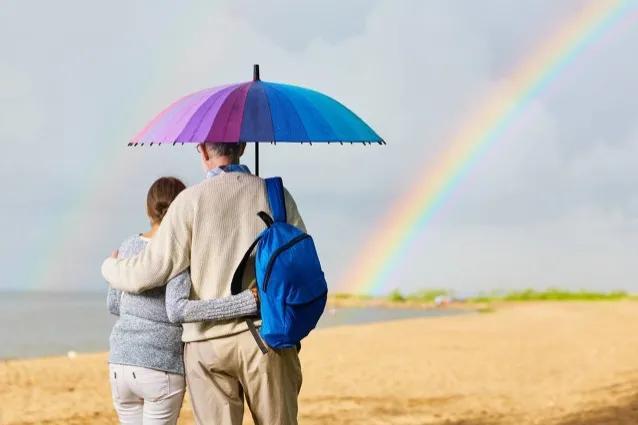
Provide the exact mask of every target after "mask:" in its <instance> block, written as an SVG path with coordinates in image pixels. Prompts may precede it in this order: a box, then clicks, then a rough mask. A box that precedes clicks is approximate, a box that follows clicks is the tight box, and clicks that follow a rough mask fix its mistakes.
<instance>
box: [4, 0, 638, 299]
mask: <svg viewBox="0 0 638 425" xmlns="http://www.w3.org/2000/svg"><path fill="white" fill-rule="evenodd" d="M584 4H585V2H583V1H577V0H569V1H561V2H556V1H551V0H543V1H540V0H534V1H532V0H527V1H517V2H511V1H506V0H486V1H482V2H472V1H461V0H456V1H419V0H415V1H393V0H385V1H382V0H378V1H348V2H344V1H337V0H324V1H320V2H319V1H306V2H298V1H293V0H277V1H273V2H268V3H267V4H266V2H258V1H247V0H241V1H235V2H222V1H219V2H210V1H199V2H195V1H187V2H181V3H175V2H168V1H160V2H141V1H140V2H132V1H126V2H123V1H121V2H120V1H114V2H108V3H95V2H90V3H89V2H80V1H73V2H72V1H58V2H31V1H9V3H8V4H7V5H5V6H4V7H3V9H4V10H3V13H2V15H0V28H1V29H0V32H1V34H2V37H0V50H1V51H2V52H3V56H2V58H1V59H0V143H2V149H3V152H2V167H1V168H0V177H1V178H2V181H3V182H4V190H3V196H2V198H1V199H0V207H1V213H2V220H0V232H1V234H2V235H3V238H2V239H3V241H2V244H1V245H0V254H1V255H0V265H1V266H2V269H3V270H4V271H5V272H4V273H3V276H2V278H0V289H47V290H53V289H55V290H64V289H80V290H102V289H103V285H104V283H103V282H102V281H101V278H100V275H99V265H100V263H101V260H102V258H103V257H104V256H105V255H106V254H108V253H109V252H110V250H111V249H112V248H113V247H116V246H117V245H118V244H119V242H120V241H121V240H122V239H123V238H124V237H126V236H128V235H130V234H133V233H136V232H139V231H143V230H145V226H146V219H145V216H144V198H145V193H146V190H147V188H148V186H149V184H150V183H151V182H152V181H153V180H154V179H155V178H156V177H158V176H161V175H167V174H170V175H177V176H179V177H182V178H184V179H185V180H186V181H187V182H188V183H195V182H197V181H199V180H200V179H201V178H202V172H201V170H200V168H199V164H198V161H197V157H196V155H195V150H194V149H193V148H192V147H183V148H181V147H175V148H172V147H166V148H164V147H162V148H153V149H151V148H144V149H139V148H138V149H129V148H126V141H127V140H128V139H129V138H130V137H131V136H132V135H133V134H135V132H136V131H137V130H138V129H139V128H141V127H142V126H143V125H144V124H145V122H146V121H147V120H148V119H150V118H151V117H152V116H153V115H154V114H155V113H157V112H159V110H161V109H162V108H163V107H164V106H165V105H167V104H168V103H170V102H171V101H173V100H175V99H176V98H178V97H180V96H182V95H183V94H185V93H188V92H191V91H195V90H198V89H201V88H203V87H209V86H214V85H218V84H222V83H226V82H232V81H238V80H239V81H241V80H248V79H250V78H251V76H252V64H253V63H260V64H261V67H262V78H263V79H265V80H274V81H285V82H289V83H292V84H298V85H302V86H309V87H313V88H315V89H318V90H320V91H323V92H325V93H327V94H329V95H332V96H334V97H336V98H337V99H339V100H340V101H342V102H344V103H345V104H347V105H348V106H349V107H351V108H352V109H353V110H355V111H356V112H357V113H358V114H359V115H361V116H362V117H363V118H364V119H366V120H367V121H368V122H369V123H371V124H372V126H373V127H374V128H375V129H376V130H377V131H378V132H379V133H380V134H381V135H382V136H383V137H384V138H385V139H386V140H387V141H388V145H387V146H385V147H365V148H364V147H360V146H343V147H339V146H332V145H331V146H316V145H315V146H313V147H308V146H276V147H271V146H265V147H264V150H263V155H262V172H263V174H268V175H274V174H278V175H282V176H283V177H284V179H285V181H286V182H287V185H288V187H289V188H290V190H291V192H292V193H293V195H295V197H296V198H297V202H298V204H299V206H300V209H301V212H302V214H303V215H304V217H305V219H306V222H307V224H308V226H309V229H310V230H311V232H312V233H313V235H314V236H315V238H316V240H317V243H318V245H319V248H320V251H321V255H322V257H323V262H324V266H325V269H326V273H327V275H328V278H329V281H330V282H331V285H332V289H333V290H339V289H344V288H339V287H337V282H339V279H340V278H341V277H342V276H343V275H344V274H345V271H346V270H347V268H348V267H349V265H350V264H351V263H352V261H353V260H354V258H355V257H356V253H357V252H358V251H359V250H361V246H362V244H364V243H365V241H366V240H367V238H368V237H369V236H370V235H372V234H373V233H374V232H375V231H377V230H378V220H379V219H380V218H381V217H383V216H384V215H385V214H386V213H387V210H388V209H389V208H391V206H392V204H393V203H394V202H396V200H397V199H400V198H401V196H402V195H403V194H404V193H405V190H407V188H408V187H410V185H411V184H413V179H414V178H415V177H416V176H417V175H420V174H421V172H422V168H423V167H427V166H430V164H432V163H433V162H435V161H436V155H437V153H438V152H440V151H441V150H442V149H443V148H444V147H445V145H444V144H445V142H446V141H447V140H448V139H447V138H446V135H448V134H450V132H451V131H453V130H454V129H455V128H457V127H458V126H459V125H460V124H461V123H463V122H464V119H465V118H466V117H467V115H468V113H470V112H471V111H472V107H474V106H475V105H476V104H477V102H478V100H479V99H481V98H482V97H483V96H485V95H486V94H489V93H490V90H493V89H494V87H496V86H498V85H500V84H507V81H508V78H509V76H510V74H509V73H510V72H511V70H512V69H513V68H514V67H515V65H516V64H517V63H518V62H519V61H520V60H521V59H523V58H524V57H526V55H529V54H530V53H531V52H532V51H533V49H534V47H535V46H536V45H537V44H538V43H539V42H540V41H542V40H545V39H547V37H548V36H549V34H551V33H552V31H555V29H556V28H557V26H559V25H561V23H562V22H565V21H566V20H568V19H569V18H570V17H571V16H572V15H573V14H574V13H576V12H577V11H578V10H579V8H581V7H583V5H584ZM636 10H638V2H637V3H636V5H635V7H634V13H636ZM34 11H37V13H35V12H34ZM634 22H635V21H634ZM636 45H638V27H636V26H635V25H634V26H630V27H627V28H625V29H623V30H622V31H617V33H615V34H614V36H613V37H610V38H609V39H608V41H606V42H605V43H604V44H602V45H600V46H599V47H598V48H597V49H595V52H593V53H592V54H589V55H583V56H582V57H581V58H580V59H578V60H577V61H576V62H575V63H574V64H572V65H571V66H570V68H569V69H568V70H567V71H566V73H565V74H564V75H563V76H562V77H560V78H559V79H558V80H557V81H555V83H554V84H553V85H552V87H551V89H550V90H548V91H547V92H546V93H545V94H544V95H542V96H541V97H539V98H537V99H536V100H535V101H534V102H533V104H532V105H531V107H530V109H531V111H530V113H527V114H525V120H524V121H523V122H522V123H520V125H519V126H518V127H519V128H518V130H517V131H514V132H509V133H508V134H507V135H506V136H505V137H503V138H502V139H500V140H499V141H498V142H497V143H495V144H494V145H493V146H492V147H491V148H490V150H489V151H487V152H486V154H485V156H484V157H483V158H482V160H481V161H480V162H479V163H478V164H477V166H476V167H474V168H473V169H472V170H471V171H470V173H469V174H468V175H467V178H466V179H465V180H464V181H463V182H462V184H461V185H460V186H459V188H458V190H457V191H456V192H455V193H454V194H453V195H452V196H451V197H450V199H449V201H448V202H447V203H446V205H445V206H444V207H443V208H442V209H441V210H440V211H439V213H438V215H437V216H436V217H435V218H434V219H433V220H432V222H431V223H430V224H429V225H428V226H427V227H426V228H425V229H424V231H423V232H422V233H421V234H420V235H419V237H418V238H417V242H415V244H414V245H413V246H412V249H411V253H410V255H409V257H407V258H405V259H404V261H403V262H402V265H401V267H400V269H399V270H397V273H395V275H394V278H393V280H392V281H391V282H387V284H386V285H385V288H387V289H391V288H395V287H398V288H401V289H402V290H404V291H411V290H416V289H419V288H424V287H446V288H451V289H455V290H456V291H458V292H461V293H468V292H476V291H480V290H489V289H497V288H522V287H530V286H531V287H537V288H543V287H547V286H561V287H565V288H592V289H616V288H624V289H628V290H634V291H636V290H638V279H637V277H638V267H637V266H636V264H638V262H637V261H636V255H637V254H638V248H637V247H638V243H637V242H638V175H637V173H636V171H635V170H636V168H637V166H638V119H637V118H638V80H636V78H635V76H636V75H638V59H636V55H635V54H634V53H635V52H634V51H635V46H636ZM246 162H247V163H248V164H249V165H251V166H252V156H251V154H248V155H247V157H246Z"/></svg>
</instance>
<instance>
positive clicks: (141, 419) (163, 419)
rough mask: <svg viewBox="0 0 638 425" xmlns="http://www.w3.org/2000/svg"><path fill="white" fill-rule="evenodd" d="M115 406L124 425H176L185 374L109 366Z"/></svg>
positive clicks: (143, 368) (134, 367) (115, 365)
mask: <svg viewBox="0 0 638 425" xmlns="http://www.w3.org/2000/svg"><path fill="white" fill-rule="evenodd" d="M109 375H110V381H111V394H112V396H113V405H114V406H115V411H116V412H117V416H118V417H119V418H120V423H121V424H122V425H175V424H176V423H177V417H178V416H179V411H180V408H181V407H182V400H183V399H184V390H185V387H186V385H185V381H184V377H183V376H182V375H177V374H175V373H169V372H164V371H161V370H155V369H148V368H145V367H138V366H127V365H119V364H110V365H109Z"/></svg>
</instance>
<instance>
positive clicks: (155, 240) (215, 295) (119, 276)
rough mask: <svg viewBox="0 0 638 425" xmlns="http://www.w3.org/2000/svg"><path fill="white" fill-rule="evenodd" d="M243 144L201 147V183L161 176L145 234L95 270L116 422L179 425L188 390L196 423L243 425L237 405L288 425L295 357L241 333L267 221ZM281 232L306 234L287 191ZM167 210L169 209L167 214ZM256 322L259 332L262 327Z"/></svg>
mask: <svg viewBox="0 0 638 425" xmlns="http://www.w3.org/2000/svg"><path fill="white" fill-rule="evenodd" d="M244 147H245V145H244V144H230V143H205V144H200V145H198V147H197V150H198V153H199V156H200V159H201V162H202V165H203V167H204V170H205V172H206V179H205V180H203V181H202V182H201V183H199V184H196V185H194V186H192V187H189V188H185V186H184V184H183V183H182V182H180V181H179V180H177V179H175V178H167V177H165V178H161V179H159V180H157V181H156V182H155V183H154V184H153V185H152V186H151V188H150V189H149V192H148V196H147V213H148V216H149V218H150V220H151V225H152V228H151V229H150V230H149V231H148V232H146V233H144V234H140V235H136V236H133V237H131V238H129V239H127V240H126V241H124V243H123V244H122V246H121V247H120V250H119V252H115V253H113V255H112V256H111V258H108V259H106V260H105V261H104V263H103V264H102V274H103V276H104V278H105V279H106V280H107V281H108V282H109V284H110V288H109V294H108V306H109V310H110V311H111V312H112V313H114V314H117V315H118V316H119V318H118V320H117V322H116V324H115V326H114V328H113V331H112V334H111V338H110V345H111V347H110V354H109V374H110V382H111V389H112V395H113V403H114V406H115V409H116V411H117V414H118V417H119V419H120V422H121V423H122V424H142V423H143V424H145V425H148V424H156V425H158V424H175V423H176V421H177V417H178V415H179V411H180V408H181V404H182V400H183V397H184V393H185V387H186V386H188V390H189V394H190V397H191V400H192V404H193V411H194V414H195V419H196V422H197V423H198V424H202V425H203V424H222V425H226V424H231V425H236V424H241V423H242V418H243V409H244V398H245V399H246V401H247V404H248V406H249V408H250V411H251V413H252V417H253V420H254V421H255V423H256V424H257V425H274V424H296V423H297V397H298V394H299V390H300V388H301V381H302V375H301V365H300V363H299V358H298V350H297V348H295V347H291V348H283V349H277V350H272V349H271V350H267V352H266V353H264V352H263V351H262V349H261V348H263V347H260V346H259V345H258V344H257V342H256V340H255V338H254V337H253V335H252V334H251V332H248V330H249V328H250V326H249V324H251V323H253V321H252V320H249V321H247V320H245V318H247V317H255V318H256V316H257V314H258V310H259V297H258V295H257V291H256V290H255V288H254V282H255V273H254V267H251V266H250V264H251V263H252V264H254V259H253V258H249V259H248V263H249V265H248V266H247V267H245V271H246V273H244V274H243V278H242V279H241V289H243V291H239V293H236V294H231V281H232V280H233V275H234V272H235V269H236V267H237V265H238V264H240V263H241V262H242V258H243V257H244V254H245V252H246V248H247V247H248V246H250V245H251V244H252V243H253V241H254V240H255V238H256V236H257V235H258V234H259V233H260V232H261V231H262V230H263V229H264V223H263V222H262V221H261V220H259V217H258V216H257V214H256V213H257V212H259V211H270V206H269V202H268V196H267V191H266V187H265V186H266V185H265V182H264V180H262V179H261V178H259V177H257V176H254V175H252V174H250V172H249V170H248V168H247V167H245V166H243V165H240V164H239V157H240V156H241V155H242V154H243V151H244ZM284 198H285V199H284V202H285V210H286V217H287V222H288V223H289V224H291V225H293V226H295V227H297V228H299V229H302V230H304V223H303V221H302V219H301V217H300V215H299V212H298V210H297V207H296V205H295V202H294V200H293V199H292V197H291V196H290V194H289V193H288V192H287V191H284ZM169 206H170V208H169ZM254 324H255V325H256V326H257V327H259V325H260V321H259V320H257V319H255V320H254Z"/></svg>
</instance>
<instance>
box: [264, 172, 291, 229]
mask: <svg viewBox="0 0 638 425" xmlns="http://www.w3.org/2000/svg"><path fill="white" fill-rule="evenodd" d="M266 190H267V191H268V203H269V204H270V209H271V210H272V215H273V219H274V221H275V222H279V223H286V222H287V221H288V219H287V217H286V198H285V195H284V184H283V182H282V180H281V177H271V178H269V179H266Z"/></svg>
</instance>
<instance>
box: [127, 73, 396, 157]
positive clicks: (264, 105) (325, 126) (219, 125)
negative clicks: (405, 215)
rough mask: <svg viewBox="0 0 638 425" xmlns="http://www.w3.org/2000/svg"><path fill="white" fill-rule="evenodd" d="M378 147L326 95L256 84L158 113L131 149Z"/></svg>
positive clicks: (199, 96)
mask: <svg viewBox="0 0 638 425" xmlns="http://www.w3.org/2000/svg"><path fill="white" fill-rule="evenodd" d="M204 142H216V143H238V142H256V143H263V142H270V143H306V142H308V143H334V142H337V143H363V144H367V143H378V144H385V142H384V141H383V139H382V138H381V137H380V136H379V135H378V134H377V133H375V131H374V130H372V128H370V126H368V125H367V124H366V123H365V122H364V121H363V120H362V119H361V118H359V117H358V116H357V115H355V114H354V113H353V112H352V111H351V110H349V109H348V108H346V107H345V106H344V105H342V104H341V103H339V102H337V101H336V100H334V99H332V98H331V97H328V96H326V95H324V94H321V93H319V92H316V91H314V90H309V89H306V88H302V87H298V86H291V85H287V84H279V83H271V82H266V81H261V80H260V78H259V65H255V67H254V75H253V81H249V82H245V83H238V84H231V85H226V86H220V87H214V88H210V89H205V90H202V91H199V92H196V93H193V94H190V95H187V96H184V97H183V98H181V99H179V100H177V101H176V102H174V103H173V104H171V105H170V106H169V107H168V108H166V109H164V110H163V111H162V112H160V113H159V114H158V115H157V116H156V117H155V118H154V119H153V120H151V121H150V122H149V123H148V124H147V125H146V127H144V129H142V131H140V132H139V133H138V134H137V135H136V136H135V137H134V138H133V139H132V140H131V142H130V143H129V146H137V145H144V144H149V145H152V144H162V143H172V144H176V143H204Z"/></svg>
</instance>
